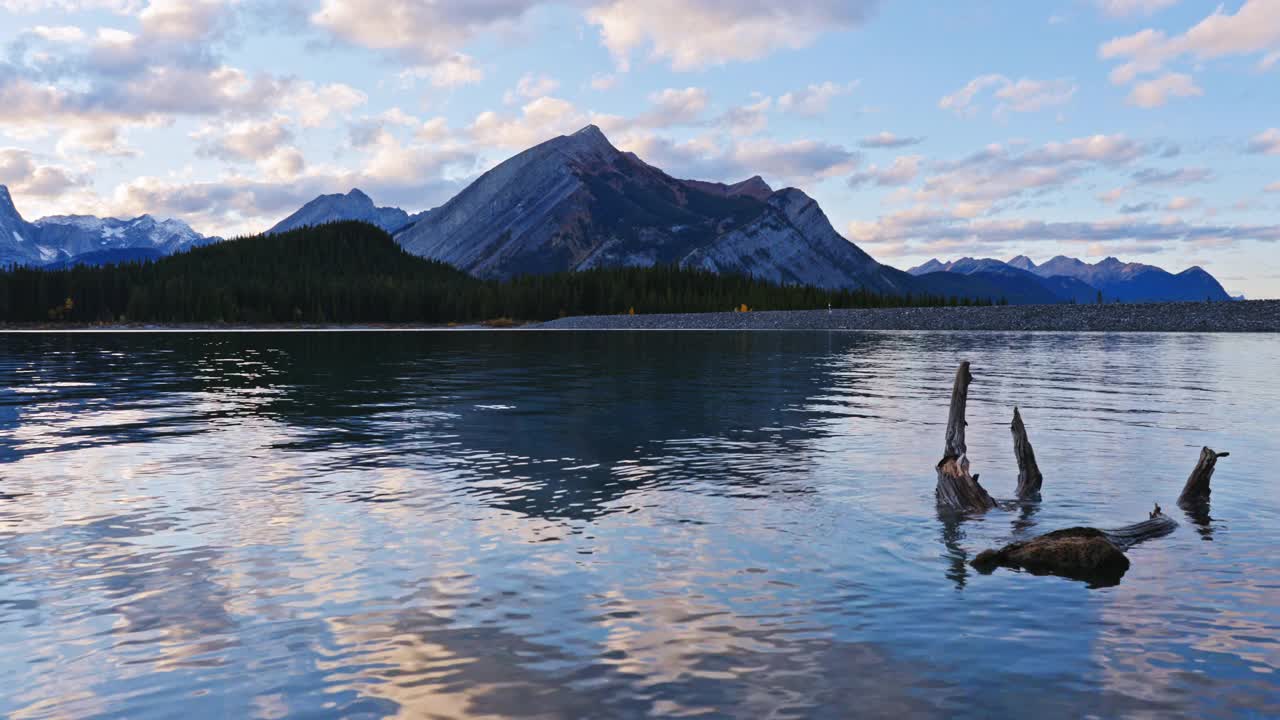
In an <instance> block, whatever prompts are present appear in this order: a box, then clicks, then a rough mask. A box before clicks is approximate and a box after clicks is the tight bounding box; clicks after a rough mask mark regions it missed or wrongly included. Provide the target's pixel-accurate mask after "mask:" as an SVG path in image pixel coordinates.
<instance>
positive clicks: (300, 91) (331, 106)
mask: <svg viewBox="0 0 1280 720" xmlns="http://www.w3.org/2000/svg"><path fill="white" fill-rule="evenodd" d="M368 100H369V97H368V96H367V95H365V94H364V93H363V92H361V91H359V90H357V89H355V88H353V87H351V86H350V85H344V84H343V83H330V84H328V85H317V84H316V83H313V82H310V81H307V82H301V83H298V84H297V85H295V86H294V87H292V88H291V89H290V90H289V92H288V93H286V94H285V96H284V98H283V99H282V100H281V103H280V110H282V111H285V112H290V113H293V114H294V115H295V116H296V117H297V119H298V124H300V125H302V126H303V127H320V126H322V125H324V124H325V123H326V122H328V120H329V118H330V116H331V115H335V114H338V115H341V114H345V113H348V112H351V111H352V110H354V109H356V108H358V107H360V106H362V105H364V104H365V103H366V102H368Z"/></svg>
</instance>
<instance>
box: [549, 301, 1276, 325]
mask: <svg viewBox="0 0 1280 720" xmlns="http://www.w3.org/2000/svg"><path fill="white" fill-rule="evenodd" d="M536 327H537V328H538V329H548V330H963V331H1041V330H1043V331H1056V332H1280V300H1251V301H1246V302H1215V303H1200V302H1184V303H1147V304H1113V305H1007V306H996V307H945V308H890V309H883V310H831V311H827V310H798V311H788V312H743V313H737V312H725V313H700V314H688V315H599V316H592V317H569V318H562V319H560V320H554V321H552V322H548V323H543V324H541V325H538V326H536Z"/></svg>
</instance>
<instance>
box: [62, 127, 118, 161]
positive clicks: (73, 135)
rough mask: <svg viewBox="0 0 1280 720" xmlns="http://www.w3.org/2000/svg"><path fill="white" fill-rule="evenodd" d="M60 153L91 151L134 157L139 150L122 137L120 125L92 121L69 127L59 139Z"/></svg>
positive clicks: (63, 154) (69, 153) (72, 153)
mask: <svg viewBox="0 0 1280 720" xmlns="http://www.w3.org/2000/svg"><path fill="white" fill-rule="evenodd" d="M57 150H58V154H59V155H62V156H64V157H65V156H70V155H76V154H79V153H91V154H93V155H99V156H109V157H134V156H136V155H138V151H137V150H135V149H133V148H132V147H130V146H129V145H128V143H126V142H125V141H124V138H122V137H121V132H120V127H119V126H116V125H111V124H104V123H91V124H87V125H80V126H75V127H72V128H70V129H68V130H67V131H66V132H65V133H64V134H63V135H62V137H61V138H59V139H58V145H57Z"/></svg>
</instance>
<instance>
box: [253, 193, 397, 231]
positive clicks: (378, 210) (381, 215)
mask: <svg viewBox="0 0 1280 720" xmlns="http://www.w3.org/2000/svg"><path fill="white" fill-rule="evenodd" d="M343 220H359V221H362V222H367V223H369V224H370V225H376V226H378V227H380V228H382V229H383V230H386V231H387V232H394V231H396V230H399V229H400V228H403V227H404V226H405V225H408V224H409V221H410V219H409V213H407V212H405V211H404V210H401V209H400V208H393V207H377V206H375V205H374V204H373V200H372V199H371V198H370V197H369V196H368V195H365V194H364V193H363V192H361V191H360V190H359V189H353V190H351V192H349V193H347V194H346V195H340V194H338V195H321V196H320V197H318V198H316V199H315V200H312V201H311V202H309V203H307V204H306V205H303V206H302V207H301V208H300V209H299V210H298V211H297V212H295V213H294V214H292V215H290V216H289V217H287V218H285V219H283V220H281V221H280V222H278V223H276V225H275V227H273V228H271V229H270V230H268V231H267V234H268V235H274V234H276V233H282V232H287V231H289V230H296V229H298V228H302V227H307V226H314V225H324V224H325V223H331V222H338V221H343Z"/></svg>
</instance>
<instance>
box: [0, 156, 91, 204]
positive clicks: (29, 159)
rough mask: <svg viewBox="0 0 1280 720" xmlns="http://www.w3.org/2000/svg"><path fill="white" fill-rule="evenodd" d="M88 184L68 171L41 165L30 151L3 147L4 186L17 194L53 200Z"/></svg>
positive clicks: (0, 169) (0, 175)
mask: <svg viewBox="0 0 1280 720" xmlns="http://www.w3.org/2000/svg"><path fill="white" fill-rule="evenodd" d="M85 182H86V181H85V179H84V178H82V177H77V176H76V175H75V174H74V173H72V172H71V171H69V170H67V169H66V168H62V167H57V166H53V165H43V164H41V163H39V162H38V161H37V160H36V158H35V156H34V155H32V154H31V152H30V151H27V150H24V149H21V148H0V185H6V186H8V187H9V189H10V190H11V191H12V192H13V193H14V194H16V195H32V196H38V197H45V198H53V197H57V196H59V195H61V194H63V193H65V192H67V191H68V190H70V189H72V188H75V187H78V186H81V185H84V184H85Z"/></svg>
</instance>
